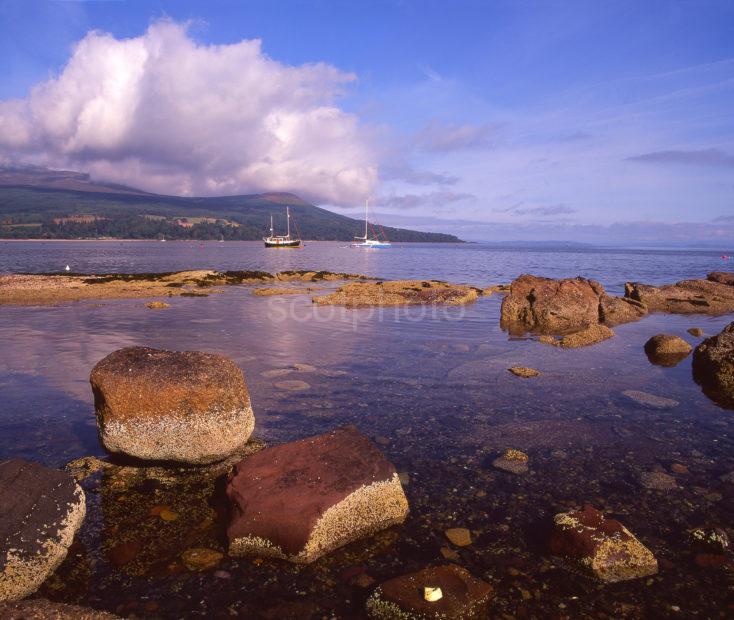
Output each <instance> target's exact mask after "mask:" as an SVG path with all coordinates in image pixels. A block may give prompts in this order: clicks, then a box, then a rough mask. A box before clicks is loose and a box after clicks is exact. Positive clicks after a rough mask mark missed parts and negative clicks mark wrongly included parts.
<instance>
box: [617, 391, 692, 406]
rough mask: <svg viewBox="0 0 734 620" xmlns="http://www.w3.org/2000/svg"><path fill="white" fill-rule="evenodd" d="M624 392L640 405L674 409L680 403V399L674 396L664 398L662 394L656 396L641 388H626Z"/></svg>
mask: <svg viewBox="0 0 734 620" xmlns="http://www.w3.org/2000/svg"><path fill="white" fill-rule="evenodd" d="M622 394H623V395H624V396H626V397H627V398H629V399H630V400H632V401H634V402H635V403H637V404H638V405H642V406H643V407H649V408H651V409H672V408H673V407H677V406H678V405H679V403H678V401H677V400H673V399H672V398H663V397H662V396H655V394H648V393H647V392H641V391H639V390H625V391H624V392H622Z"/></svg>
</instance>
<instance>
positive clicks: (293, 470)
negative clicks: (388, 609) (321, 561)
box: [227, 426, 408, 563]
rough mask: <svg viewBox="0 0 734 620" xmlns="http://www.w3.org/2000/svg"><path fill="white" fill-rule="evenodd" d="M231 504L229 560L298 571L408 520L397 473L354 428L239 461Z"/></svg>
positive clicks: (230, 491)
mask: <svg viewBox="0 0 734 620" xmlns="http://www.w3.org/2000/svg"><path fill="white" fill-rule="evenodd" d="M227 496H228V497H229V500H230V502H231V503H232V513H231V514H232V516H231V520H230V524H229V527H228V529H227V536H228V538H229V543H230V546H229V550H230V554H232V555H259V556H266V557H276V558H283V559H287V560H290V561H291V562H296V563H309V562H313V561H314V560H316V559H318V558H320V557H321V556H323V555H325V554H327V553H329V552H330V551H332V550H334V549H336V548H338V547H341V546H342V545H345V544H347V543H349V542H352V541H354V540H357V539H359V538H362V537H364V536H370V535H372V534H374V533H376V532H378V531H379V530H382V529H384V528H387V527H390V526H392V525H396V524H398V523H402V522H403V521H404V520H405V518H406V516H407V514H408V501H407V499H406V497H405V493H404V492H403V489H402V486H401V485H400V478H399V476H398V473H397V471H396V470H395V467H394V466H393V465H392V464H391V463H390V462H389V461H388V460H387V459H386V458H385V457H384V456H383V455H382V453H381V452H380V451H379V450H378V449H377V447H376V446H375V445H374V444H373V443H372V442H371V441H370V440H369V439H368V438H367V437H365V436H364V435H363V434H362V433H360V432H359V431H358V430H357V429H356V428H355V427H353V426H348V427H345V428H341V429H338V430H336V431H333V432H330V433H326V434H324V435H319V436H316V437H309V438H308V439H302V440H300V441H294V442H292V443H287V444H283V445H280V446H276V447H273V448H268V449H266V450H263V451H262V452H259V453H258V454H255V455H253V456H251V457H249V458H247V459H245V460H243V461H241V462H240V463H238V464H237V465H236V466H235V470H234V473H233V475H232V477H231V479H230V480H229V483H228V484H227Z"/></svg>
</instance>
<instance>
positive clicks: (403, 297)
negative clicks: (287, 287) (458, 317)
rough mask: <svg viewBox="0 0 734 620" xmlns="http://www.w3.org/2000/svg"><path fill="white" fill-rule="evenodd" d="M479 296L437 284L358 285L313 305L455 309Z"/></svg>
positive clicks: (462, 288)
mask: <svg viewBox="0 0 734 620" xmlns="http://www.w3.org/2000/svg"><path fill="white" fill-rule="evenodd" d="M480 293H482V291H481V290H480V289H477V288H475V287H473V286H466V285H463V284H449V283H447V282H439V281H437V280H396V281H392V282H390V281H387V282H360V283H354V284H345V285H344V286H340V287H339V288H338V289H337V290H336V291H335V292H333V293H330V294H328V295H321V296H319V297H314V298H313V303H315V304H318V305H333V306H346V307H347V308H361V307H367V306H414V305H427V304H446V305H451V306H456V305H463V304H468V303H471V302H473V301H476V299H477V298H478V297H479V295H480Z"/></svg>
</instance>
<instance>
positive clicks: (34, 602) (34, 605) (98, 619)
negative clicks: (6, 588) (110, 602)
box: [0, 598, 119, 620]
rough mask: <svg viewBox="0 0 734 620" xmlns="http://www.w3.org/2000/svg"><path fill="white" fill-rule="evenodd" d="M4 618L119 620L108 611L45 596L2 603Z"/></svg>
mask: <svg viewBox="0 0 734 620" xmlns="http://www.w3.org/2000/svg"><path fill="white" fill-rule="evenodd" d="M0 618H3V620H119V616H113V615H112V614H109V613H107V612H106V611H97V610H96V609H89V608H88V607H80V606H78V605H67V604H66V603H55V602H52V601H49V600H47V599H44V598H34V599H28V600H25V601H14V602H5V603H0Z"/></svg>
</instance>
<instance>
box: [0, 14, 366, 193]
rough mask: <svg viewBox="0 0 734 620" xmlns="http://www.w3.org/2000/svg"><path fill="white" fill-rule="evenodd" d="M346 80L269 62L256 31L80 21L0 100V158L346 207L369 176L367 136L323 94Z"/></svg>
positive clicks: (167, 187)
mask: <svg viewBox="0 0 734 620" xmlns="http://www.w3.org/2000/svg"><path fill="white" fill-rule="evenodd" d="M355 79H356V78H355V76H354V75H353V74H350V73H344V72H342V71H340V70H338V69H336V68H335V67H333V66H330V65H327V64H307V65H301V66H297V67H293V66H287V65H285V64H282V63H279V62H277V61H275V60H273V59H271V58H269V57H268V56H266V55H265V54H264V53H263V52H262V49H261V45H260V41H259V40H244V41H241V42H239V43H235V44H231V45H200V44H198V43H197V42H195V41H194V40H193V39H192V38H191V37H190V36H189V35H188V33H187V29H186V25H183V24H179V23H175V22H172V21H168V20H164V21H158V22H156V23H154V24H152V25H151V26H150V27H149V28H148V30H147V31H146V32H145V34H144V35H142V36H140V37H136V38H133V39H124V40H121V39H116V38H114V37H113V36H111V35H109V34H105V33H101V32H90V33H88V34H87V35H86V36H85V37H84V39H82V40H81V41H80V42H79V43H78V44H77V45H76V46H75V48H74V51H73V53H72V56H71V58H70V60H69V62H68V64H67V65H66V66H65V67H64V69H63V70H62V72H61V73H60V75H58V76H56V77H53V78H51V79H49V80H48V81H46V82H44V83H41V84H38V85H36V86H35V87H34V88H33V89H32V91H31V93H30V94H29V96H28V97H27V98H25V99H17V100H5V101H0V159H5V160H6V161H12V160H19V159H23V160H25V161H32V162H34V163H37V164H42V165H47V166H50V167H64V168H73V169H78V170H84V171H87V172H89V173H90V174H91V175H92V177H93V178H95V179H96V180H102V181H113V182H117V183H125V184H128V185H134V186H138V187H141V188H143V189H146V190H149V191H155V192H160V193H168V194H181V195H222V194H236V193H252V192H262V191H275V190H278V191H292V192H295V193H298V194H300V195H302V196H303V197H305V198H307V199H310V200H313V201H315V202H328V203H332V204H342V205H348V204H354V203H357V202H360V201H361V200H363V199H364V197H365V196H367V195H369V193H370V192H371V191H372V190H373V188H374V186H375V184H376V183H377V162H376V158H375V154H374V151H373V149H372V147H371V144H370V140H369V137H368V136H367V134H366V132H365V130H364V129H363V128H361V127H360V125H359V123H358V119H357V118H356V117H355V116H354V115H352V114H348V113H346V112H344V111H343V110H341V109H340V108H339V107H337V105H336V104H335V101H336V100H337V99H338V97H339V95H340V94H341V92H342V90H343V88H344V87H345V86H346V85H347V84H349V83H350V82H353V81H354V80H355Z"/></svg>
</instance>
